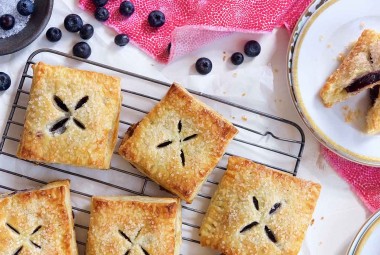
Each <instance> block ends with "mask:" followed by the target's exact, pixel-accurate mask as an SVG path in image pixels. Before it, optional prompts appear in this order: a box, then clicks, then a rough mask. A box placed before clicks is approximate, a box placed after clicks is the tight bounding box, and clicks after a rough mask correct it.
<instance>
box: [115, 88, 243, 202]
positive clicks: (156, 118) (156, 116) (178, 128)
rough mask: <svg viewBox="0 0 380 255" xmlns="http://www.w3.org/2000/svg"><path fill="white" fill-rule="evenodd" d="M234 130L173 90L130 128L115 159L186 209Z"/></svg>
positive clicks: (179, 90)
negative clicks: (176, 200)
mask: <svg viewBox="0 0 380 255" xmlns="http://www.w3.org/2000/svg"><path fill="white" fill-rule="evenodd" d="M236 133H237V129H236V128H235V127H234V126H233V125H232V124H231V123H230V122H229V121H228V120H226V119H225V118H223V117H222V116H221V115H219V114H218V113H216V112H215V111H214V110H212V109H211V108H209V107H208V106H206V105H205V104H204V103H202V102H200V101H199V100H197V99H196V98H194V97H193V96H192V95H191V94H190V93H189V92H187V91H186V90H185V89H184V88H182V87H181V86H179V85H178V84H173V85H172V86H171V88H170V89H169V91H168V93H167V94H166V96H165V97H164V98H163V99H162V100H161V101H160V102H159V103H158V104H157V105H156V106H155V107H154V108H153V109H152V110H151V112H149V113H148V115H146V116H145V117H144V118H143V119H142V120H141V121H140V122H138V123H137V124H135V125H133V126H131V127H130V128H129V129H128V131H127V133H126V135H125V137H124V139H123V141H122V143H121V145H120V148H119V154H120V155H121V156H122V157H124V158H125V159H126V160H128V161H129V162H130V163H131V164H132V165H134V166H135V167H137V168H138V169H139V170H140V171H141V172H143V173H145V174H146V175H147V176H149V177H150V178H151V179H152V180H154V181H155V182H157V183H158V184H160V185H161V186H163V187H164V188H165V189H167V190H169V191H170V192H172V193H174V194H176V195H178V196H179V197H180V198H181V199H183V200H185V201H186V202H188V203H191V202H192V200H193V199H194V197H195V196H196V195H197V193H198V191H199V189H200V188H201V186H202V184H203V182H204V181H205V180H206V179H207V176H208V175H209V174H210V172H211V171H212V170H213V169H214V167H215V166H216V165H217V163H218V161H219V160H220V158H221V157H222V156H223V154H224V151H225V150H226V147H227V145H228V144H229V142H230V141H231V140H232V138H233V137H234V136H235V134H236Z"/></svg>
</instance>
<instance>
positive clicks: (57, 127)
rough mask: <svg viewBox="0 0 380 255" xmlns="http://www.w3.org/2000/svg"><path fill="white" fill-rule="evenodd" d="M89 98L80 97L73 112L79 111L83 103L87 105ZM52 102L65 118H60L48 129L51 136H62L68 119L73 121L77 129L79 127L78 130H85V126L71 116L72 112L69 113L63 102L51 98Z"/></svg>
mask: <svg viewBox="0 0 380 255" xmlns="http://www.w3.org/2000/svg"><path fill="white" fill-rule="evenodd" d="M88 99H89V97H88V96H84V97H82V98H81V99H80V100H79V101H78V103H77V104H76V105H75V108H74V111H76V110H78V109H80V108H81V107H83V105H84V104H85V103H87V101H88ZM53 100H54V102H55V105H56V106H57V107H58V109H60V110H61V111H63V112H64V113H65V117H64V118H61V119H59V120H58V121H56V122H55V123H54V124H53V125H52V126H51V127H50V129H49V131H50V132H51V133H53V134H63V133H64V132H65V131H66V129H67V128H66V125H67V122H68V121H69V120H70V118H72V119H73V122H74V123H75V125H76V126H77V127H79V128H80V129H83V130H84V129H86V126H85V125H84V124H83V123H82V122H81V121H80V120H78V119H77V118H75V117H74V116H73V114H72V112H71V111H70V109H69V107H68V106H67V105H66V104H65V103H64V102H63V100H62V99H61V98H60V97H58V96H54V97H53Z"/></svg>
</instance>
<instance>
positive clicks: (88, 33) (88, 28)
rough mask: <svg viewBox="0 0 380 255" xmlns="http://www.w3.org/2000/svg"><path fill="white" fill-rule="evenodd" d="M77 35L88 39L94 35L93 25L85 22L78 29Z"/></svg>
mask: <svg viewBox="0 0 380 255" xmlns="http://www.w3.org/2000/svg"><path fill="white" fill-rule="evenodd" d="M79 35H80V37H81V38H82V39H84V40H88V39H90V38H91V37H92V36H93V35H94V27H93V26H92V25H90V24H85V25H83V27H82V28H81V29H80V31H79Z"/></svg>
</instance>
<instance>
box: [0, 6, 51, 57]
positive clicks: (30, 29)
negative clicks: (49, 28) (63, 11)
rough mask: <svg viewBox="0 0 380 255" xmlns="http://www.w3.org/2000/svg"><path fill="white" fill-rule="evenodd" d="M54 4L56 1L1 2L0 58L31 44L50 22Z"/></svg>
mask: <svg viewBox="0 0 380 255" xmlns="http://www.w3.org/2000/svg"><path fill="white" fill-rule="evenodd" d="M53 4H54V0H0V56H1V55H7V54H11V53H14V52H16V51H19V50H21V49H23V48H25V47H26V46H28V45H29V44H31V43H32V42H33V41H34V40H35V39H36V38H37V37H38V36H39V35H40V34H41V32H42V31H43V30H44V29H45V27H46V25H47V23H48V22H49V19H50V16H51V13H52V11H53ZM30 12H31V13H30Z"/></svg>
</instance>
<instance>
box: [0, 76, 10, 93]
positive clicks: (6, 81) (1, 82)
mask: <svg viewBox="0 0 380 255" xmlns="http://www.w3.org/2000/svg"><path fill="white" fill-rule="evenodd" d="M10 86H11V77H9V75H8V74H6V73H3V72H0V91H5V90H7V89H9V87H10Z"/></svg>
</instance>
